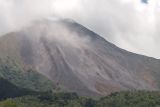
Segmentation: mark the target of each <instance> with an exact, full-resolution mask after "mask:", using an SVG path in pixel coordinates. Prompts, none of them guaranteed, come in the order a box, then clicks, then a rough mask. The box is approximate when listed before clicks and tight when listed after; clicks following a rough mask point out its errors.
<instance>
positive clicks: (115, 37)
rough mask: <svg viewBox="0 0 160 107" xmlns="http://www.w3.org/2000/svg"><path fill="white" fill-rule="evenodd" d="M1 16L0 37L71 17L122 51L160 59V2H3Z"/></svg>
mask: <svg viewBox="0 0 160 107" xmlns="http://www.w3.org/2000/svg"><path fill="white" fill-rule="evenodd" d="M142 1H143V2H142ZM0 14H1V15H0V35H4V34H5V33H8V32H11V31H15V30H18V29H21V28H22V27H23V26H28V25H29V24H30V23H32V21H33V20H40V19H42V18H46V17H61V18H71V19H73V20H75V21H76V22H78V23H80V24H82V25H84V26H86V27H87V28H89V29H91V30H93V31H94V32H96V33H97V34H99V35H101V36H102V37H104V38H105V39H106V40H108V41H110V42H112V43H114V44H116V45H117V46H119V47H121V48H123V49H126V50H129V51H132V52H135V53H138V54H143V55H147V56H152V57H155V58H160V42H159V41H160V36H159V35H160V30H159V28H160V1H159V0H148V1H146V0H0Z"/></svg>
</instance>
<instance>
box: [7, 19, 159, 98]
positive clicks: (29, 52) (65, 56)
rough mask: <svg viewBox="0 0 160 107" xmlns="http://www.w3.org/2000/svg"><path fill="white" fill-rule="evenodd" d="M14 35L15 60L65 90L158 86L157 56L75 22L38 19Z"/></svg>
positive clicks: (99, 93) (105, 91) (102, 91)
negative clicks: (128, 48) (135, 51)
mask: <svg viewBox="0 0 160 107" xmlns="http://www.w3.org/2000/svg"><path fill="white" fill-rule="evenodd" d="M14 35H16V36H17V37H19V38H21V39H19V40H18V42H19V43H20V50H19V53H20V55H21V57H22V59H21V60H23V62H24V63H25V64H27V65H31V66H33V67H34V68H35V69H36V70H37V71H38V72H40V73H41V74H43V75H45V76H47V77H48V78H49V79H51V80H52V81H53V83H54V84H56V85H57V87H61V88H62V89H63V90H65V91H71V92H77V93H79V94H81V95H87V96H102V95H106V94H109V93H111V92H115V91H121V90H134V89H137V90H159V86H160V85H159V84H160V81H159V80H160V79H159V77H160V60H157V59H154V58H149V57H146V56H142V55H137V54H133V53H130V52H127V51H125V50H122V49H120V48H118V47H116V46H115V45H113V44H111V43H109V42H107V41H106V40H104V39H103V38H101V37H100V36H99V35H97V34H95V33H94V32H92V31H90V30H88V29H87V28H85V27H83V26H82V25H79V24H77V23H76V22H73V21H68V20H57V21H51V20H43V21H39V22H36V23H34V24H33V25H32V26H30V27H28V28H25V29H23V30H21V31H19V32H16V33H14ZM10 36H12V35H10Z"/></svg>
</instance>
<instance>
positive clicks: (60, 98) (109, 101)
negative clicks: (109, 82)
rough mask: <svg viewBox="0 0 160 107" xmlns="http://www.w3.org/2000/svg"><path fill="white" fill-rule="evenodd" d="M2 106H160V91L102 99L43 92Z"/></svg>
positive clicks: (118, 95)
mask: <svg viewBox="0 0 160 107" xmlns="http://www.w3.org/2000/svg"><path fill="white" fill-rule="evenodd" d="M0 107H160V93H159V92H147V91H128V92H120V93H113V94H111V95H109V96H106V97H103V98H100V99H97V100H95V99H91V98H87V97H80V96H78V95H77V94H76V93H52V92H47V93H41V94H37V95H25V96H22V97H16V98H8V99H5V100H2V101H1V102H0Z"/></svg>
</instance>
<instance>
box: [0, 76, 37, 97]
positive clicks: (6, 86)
mask: <svg viewBox="0 0 160 107" xmlns="http://www.w3.org/2000/svg"><path fill="white" fill-rule="evenodd" d="M0 84H1V88H0V100H2V99H6V98H14V97H19V96H24V95H34V94H36V93H38V92H34V91H31V90H27V89H24V88H20V87H17V86H15V85H14V84H12V83H10V82H9V81H7V80H5V79H3V78H0Z"/></svg>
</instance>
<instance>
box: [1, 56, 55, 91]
mask: <svg viewBox="0 0 160 107" xmlns="http://www.w3.org/2000/svg"><path fill="white" fill-rule="evenodd" d="M0 77H1V78H4V79H6V80H8V81H10V82H12V83H13V84H14V85H16V86H18V87H21V88H26V89H30V90H34V91H48V90H52V89H54V86H53V84H52V82H51V81H49V80H48V79H47V78H46V77H44V76H42V75H41V74H39V73H38V72H35V71H34V70H33V69H25V68H22V67H20V66H19V65H18V63H16V61H14V60H11V59H10V58H9V57H8V59H5V60H2V59H0Z"/></svg>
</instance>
